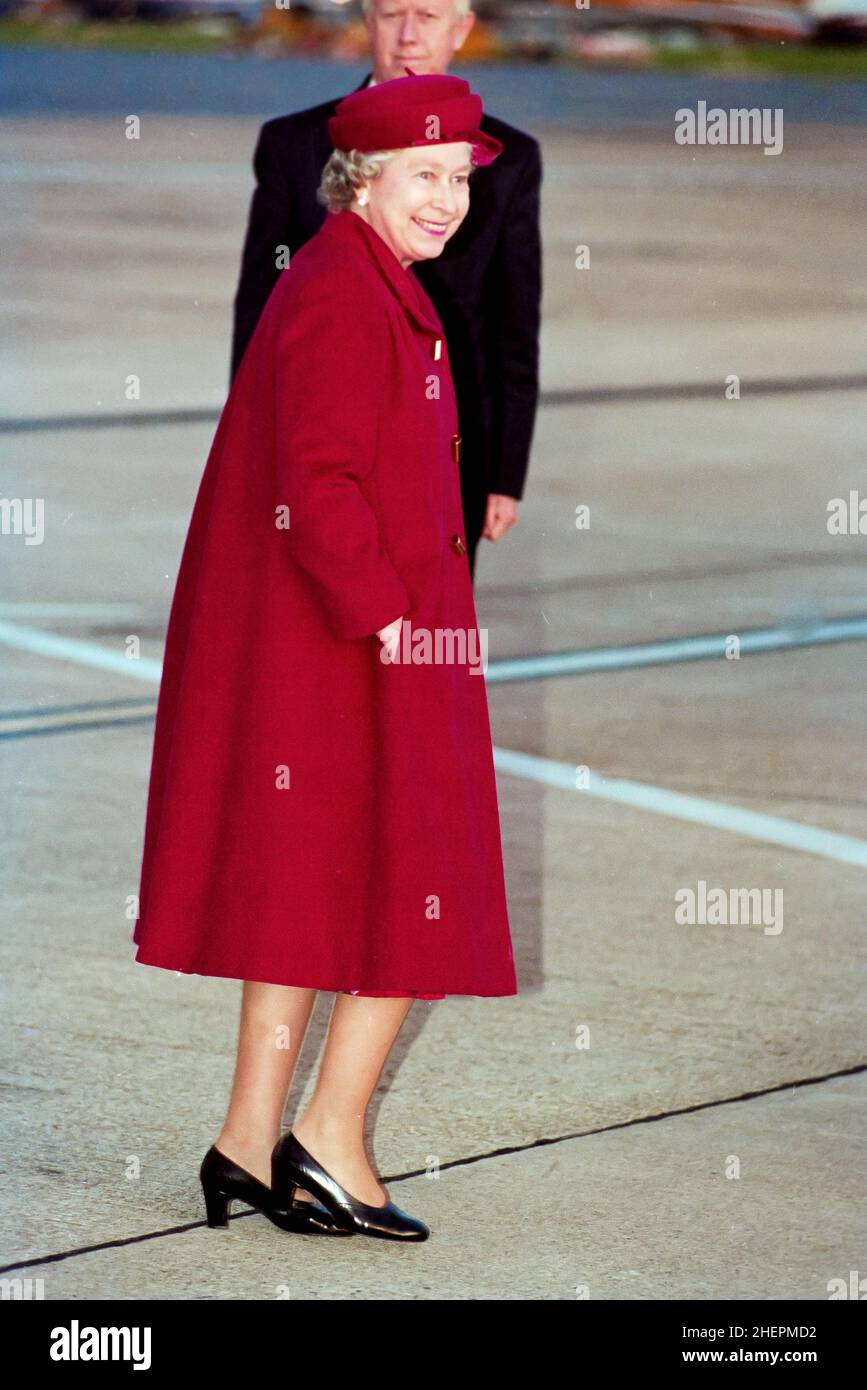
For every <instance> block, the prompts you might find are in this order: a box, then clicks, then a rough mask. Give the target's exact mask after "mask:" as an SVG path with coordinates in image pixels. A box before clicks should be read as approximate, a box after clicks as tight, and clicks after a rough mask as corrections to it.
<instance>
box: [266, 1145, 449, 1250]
mask: <svg viewBox="0 0 867 1390" xmlns="http://www.w3.org/2000/svg"><path fill="white" fill-rule="evenodd" d="M296 1187H303V1188H304V1191H305V1192H309V1193H310V1195H311V1197H318V1199H319V1201H320V1202H321V1203H322V1205H323V1207H325V1208H326V1210H327V1211H329V1212H330V1213H331V1215H332V1216H333V1217H334V1220H335V1221H337V1222H339V1223H340V1224H341V1225H342V1226H344V1227H345V1228H346V1230H348V1231H350V1232H352V1231H357V1232H358V1233H359V1234H361V1235H365V1236H380V1237H381V1238H382V1239H383V1240H427V1238H428V1236H429V1235H430V1231H429V1230H428V1228H427V1226H426V1225H425V1224H424V1222H423V1221H417V1220H416V1218H415V1217H414V1216H407V1214H406V1212H405V1211H401V1209H400V1207H396V1206H395V1205H394V1202H386V1203H385V1204H384V1205H383V1206H381V1207H370V1206H368V1205H367V1203H366V1202H359V1201H358V1200H357V1199H356V1198H355V1197H353V1196H351V1194H350V1193H349V1192H347V1191H346V1188H345V1187H341V1186H340V1183H339V1182H338V1181H337V1179H336V1178H333V1177H332V1176H331V1174H330V1173H329V1172H327V1171H326V1170H325V1169H324V1168H323V1167H322V1164H321V1163H317V1161H316V1159H315V1158H314V1157H313V1155H312V1154H311V1153H308V1152H307V1150H306V1149H305V1148H304V1145H303V1144H301V1143H300V1142H299V1141H298V1140H297V1139H296V1138H295V1135H294V1134H293V1133H292V1131H291V1130H289V1131H288V1132H287V1133H286V1134H284V1135H282V1136H281V1138H280V1139H278V1140H277V1143H276V1144H275V1145H274V1151H273V1153H272V1154H271V1190H272V1191H273V1192H274V1193H275V1194H276V1196H277V1198H278V1199H279V1200H281V1201H282V1200H284V1194H285V1193H291V1192H292V1191H293V1190H294V1188H296Z"/></svg>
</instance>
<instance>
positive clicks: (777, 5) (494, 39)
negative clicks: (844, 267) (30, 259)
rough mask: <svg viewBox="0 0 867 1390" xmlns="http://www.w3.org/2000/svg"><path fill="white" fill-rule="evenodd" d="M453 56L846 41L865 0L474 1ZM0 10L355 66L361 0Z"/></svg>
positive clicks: (649, 53)
mask: <svg viewBox="0 0 867 1390" xmlns="http://www.w3.org/2000/svg"><path fill="white" fill-rule="evenodd" d="M474 9H475V13H476V23H475V24H474V26H473V28H472V30H471V31H470V34H469V36H468V39H467V42H466V43H465V45H464V47H463V49H462V50H461V52H460V55H459V58H458V61H459V62H478V61H486V60H495V59H505V58H512V59H518V60H524V61H533V62H539V63H545V62H552V61H555V60H558V59H562V58H564V57H572V58H578V59H583V60H600V61H605V60H613V61H624V60H625V61H634V62H639V63H640V62H652V61H653V60H654V58H655V57H656V56H657V55H658V54H660V53H663V52H668V53H672V52H673V53H677V52H682V53H684V54H687V55H688V54H689V53H690V52H691V51H694V50H698V49H700V48H703V47H708V46H713V47H717V48H722V49H723V50H725V49H726V46H735V45H745V44H757V45H762V44H764V45H774V44H778V45H789V44H790V45H792V46H795V45H807V44H809V43H811V42H813V41H815V42H816V43H818V44H823V45H826V46H829V47H830V46H834V45H838V46H842V45H847V46H850V47H851V46H853V45H855V44H863V43H864V42H865V41H867V0H767V3H761V2H760V0H726V2H725V3H723V0H599V3H597V0H535V2H534V0H479V3H477V4H476V5H475V6H474ZM0 16H2V17H4V18H5V17H12V16H19V17H26V18H27V20H28V21H33V22H34V23H36V22H38V21H39V20H40V19H44V20H46V21H49V22H51V23H53V24H55V25H57V24H60V23H62V22H63V21H66V22H69V21H71V20H73V19H75V20H77V21H79V22H82V21H84V22H91V21H96V22H107V21H118V22H120V23H123V22H126V23H128V24H135V23H162V24H168V23H169V22H170V21H171V22H174V23H178V24H181V25H184V24H186V25H192V26H197V27H198V30H199V32H201V33H210V34H211V35H222V36H224V37H225V39H226V41H227V43H228V44H230V45H240V46H243V47H246V48H252V49H253V50H254V51H255V52H262V53H266V54H267V53H273V54H275V55H279V54H280V53H281V52H283V51H286V50H291V51H299V50H300V51H306V52H311V53H319V54H323V55H324V54H327V55H330V56H331V57H334V58H338V59H342V60H344V61H351V62H362V61H364V60H365V58H366V55H367V31H366V28H365V25H364V21H363V17H362V11H361V5H360V3H359V0H289V3H288V7H287V8H285V9H283V8H278V7H277V5H276V3H275V0H0Z"/></svg>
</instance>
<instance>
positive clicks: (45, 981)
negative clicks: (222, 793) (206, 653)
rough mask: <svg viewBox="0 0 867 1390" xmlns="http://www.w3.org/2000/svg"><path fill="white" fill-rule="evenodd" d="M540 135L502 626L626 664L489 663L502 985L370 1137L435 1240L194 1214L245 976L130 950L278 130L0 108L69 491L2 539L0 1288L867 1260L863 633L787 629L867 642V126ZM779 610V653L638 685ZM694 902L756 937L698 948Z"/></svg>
mask: <svg viewBox="0 0 867 1390" xmlns="http://www.w3.org/2000/svg"><path fill="white" fill-rule="evenodd" d="M503 114H508V113H506V112H504V113H503ZM537 133H538V134H539V135H540V137H541V138H542V141H543V149H544V155H545V161H546V164H545V185H544V237H545V313H544V338H543V356H542V376H543V388H544V392H545V396H544V400H543V404H542V407H541V409H540V413H539V419H538V425H537V433H536V440H535V445H534V452H533V459H532V463H531V468H530V474H529V478H528V484H527V489H526V495H525V500H524V501H523V503H522V505H521V509H520V523H519V525H518V526H517V527H516V528H515V529H514V530H513V531H512V532H511V533H510V534H509V535H508V536H507V537H505V538H504V539H503V540H502V541H501V542H499V543H498V544H497V545H491V544H490V543H488V542H484V541H483V542H482V547H481V552H480V556H479V564H478V572H477V587H476V593H477V605H478V610H479V622H480V625H481V626H483V627H486V628H487V629H488V633H489V656H490V660H491V663H492V666H493V667H495V666H496V663H497V662H498V661H500V660H502V659H505V658H508V657H516V656H526V655H538V654H542V653H546V652H567V651H575V650H578V651H584V650H589V649H595V648H601V647H615V648H618V649H620V650H621V651H622V652H623V654H624V656H625V658H626V665H625V666H624V668H623V669H620V670H601V669H594V670H591V671H589V672H587V673H586V674H582V675H574V676H568V677H559V678H549V679H522V680H517V681H508V682H503V683H497V682H496V681H493V680H492V681H491V682H490V683H489V701H490V707H491V716H492V725H493V733H494V742H495V744H496V745H497V748H498V749H502V750H509V751H511V752H517V753H521V754H524V755H527V759H526V761H525V762H524V763H522V764H520V771H517V770H516V771H513V772H509V773H501V775H500V776H499V778H498V783H499V791H500V802H501V814H502V824H503V840H504V855H505V861H506V870H507V879H508V889H509V902H510V910H511V920H512V931H513V938H514V943H515V950H516V959H517V968H518V978H519V988H520V993H519V995H518V996H517V997H516V998H514V999H502V1000H496V999H494V1000H487V999H474V998H464V997H456V996H455V997H450V998H449V999H448V1000H446V1001H445V1002H443V1003H441V1004H436V1005H426V1004H422V1003H416V1004H415V1005H414V1007H413V1008H412V1010H411V1012H410V1015H409V1018H408V1020H407V1023H406V1025H405V1027H404V1029H403V1030H402V1032H401V1034H400V1036H399V1039H398V1041H397V1044H396V1046H395V1048H394V1050H393V1052H392V1054H391V1056H390V1058H389V1060H388V1063H387V1065H386V1068H385V1070H384V1073H383V1076H382V1078H381V1082H380V1085H379V1087H378V1089H377V1094H376V1097H375V1100H374V1103H373V1105H372V1107H371V1115H370V1125H369V1130H368V1133H369V1140H370V1152H371V1154H372V1156H373V1157H374V1158H375V1161H376V1163H377V1165H378V1168H379V1171H380V1173H381V1175H382V1178H383V1181H384V1182H385V1183H386V1184H387V1185H388V1188H389V1193H390V1195H391V1197H392V1198H393V1199H394V1200H395V1201H396V1202H398V1204H399V1205H400V1206H402V1207H404V1208H405V1209H406V1210H408V1211H410V1212H412V1213H414V1214H417V1215H419V1216H420V1217H422V1218H423V1219H424V1220H425V1221H426V1222H427V1223H428V1224H429V1225H430V1227H431V1230H432V1236H431V1239H430V1240H429V1241H427V1242H426V1243H424V1244H422V1245H418V1246H415V1247H407V1248H403V1249H399V1248H398V1247H397V1246H396V1245H395V1244H394V1243H392V1242H378V1241H373V1240H366V1239H364V1238H360V1237H357V1238H355V1239H353V1240H347V1241H339V1242H337V1243H336V1245H335V1244H334V1243H329V1242H328V1241H326V1240H322V1239H318V1238H315V1237H300V1236H294V1235H287V1234H284V1233H282V1232H280V1231H279V1230H277V1229H276V1228H275V1227H274V1226H272V1225H271V1224H270V1223H268V1222H267V1221H266V1220H265V1219H264V1218H263V1217H261V1216H259V1215H257V1214H252V1213H247V1212H244V1213H243V1214H241V1211H242V1209H240V1208H238V1209H236V1210H237V1211H238V1215H237V1216H236V1218H235V1219H233V1221H232V1222H231V1224H230V1227H229V1229H228V1231H211V1230H208V1229H207V1228H206V1227H205V1226H204V1209H203V1205H202V1202H201V1193H200V1190H199V1187H198V1177H197V1174H198V1165H199V1162H200V1161H201V1157H202V1155H203V1154H204V1152H205V1150H206V1149H207V1148H208V1147H209V1145H210V1144H211V1143H212V1142H213V1139H214V1138H215V1136H216V1133H217V1132H218V1130H219V1127H220V1124H221V1121H222V1116H223V1111H224V1106H225V1102H226V1098H227V1094H228V1087H229V1084H230V1081H231V1075H232V1066H233V1058H234V1046H235V1028H236V1023H237V1008H238V993H239V986H238V985H237V983H236V982H234V981H225V980H213V979H205V978H199V977H179V976H176V975H174V974H173V973H172V972H164V971H160V970H155V969H152V968H150V967H145V966H140V965H137V964H136V963H134V961H133V952H134V948H133V946H132V943H131V940H130V938H131V932H132V923H131V922H130V921H129V920H128V918H127V917H126V916H125V912H126V908H127V900H128V897H129V895H131V894H134V893H135V892H136V890H137V886H138V869H139V862H140V851H141V837H142V834H143V824H144V807H145V795H146V790H147V774H148V767H149V758H150V749H151V739H152V732H153V730H152V710H153V703H154V701H155V697H156V690H157V681H156V676H155V674H154V672H155V671H156V670H158V662H159V659H160V655H161V649H162V641H163V637H164V633H165V623H166V619H167V615H168V604H169V602H170V599H171V594H172V590H173V587H174V579H175V575H176V570H177V563H178V559H179V555H180V548H181V545H182V543H183V539H184V536H185V534H186V527H187V523H188V520H189V514H190V509H191V506H192V501H193V498H194V496H195V491H196V488H197V486H198V482H199V478H200V476H201V470H202V468H203V466H204V462H205V458H206V456H207V452H208V448H209V445H210V441H211V438H212V436H213V432H214V428H215V424H216V414H217V413H218V411H219V409H220V407H221V406H222V403H223V400H224V398H225V391H226V386H227V376H228V360H229V328H230V306H231V298H232V295H233V293H234V289H235V282H236V275H237V268H238V260H239V255H240V244H241V239H242V235H243V230H244V224H245V218H246V210H247V201H248V197H249V192H250V187H251V181H250V168H249V161H250V156H251V152H252V147H253V142H254V138H255V134H256V122H255V120H254V119H253V118H246V117H245V118H234V117H233V118H231V119H229V118H225V119H219V118H206V117H204V116H191V117H188V118H183V119H174V118H171V117H165V116H152V117H149V118H148V119H147V120H146V121H145V122H144V125H143V131H142V139H141V140H140V141H138V142H130V141H127V140H126V139H125V138H124V135H123V129H122V125H121V124H120V123H119V122H118V121H112V120H110V119H109V118H107V117H103V116H100V117H99V118H93V119H85V118H64V119H63V120H54V121H52V120H49V119H43V118H41V117H38V118H37V117H20V118H15V119H12V120H8V121H7V122H6V125H5V129H4V132H3V135H2V144H0V178H2V179H3V181H4V202H5V205H6V221H7V227H8V232H9V234H10V235H9V251H8V254H7V256H6V257H5V258H4V261H3V262H2V264H0V288H2V294H3V299H4V303H5V305H6V310H7V320H8V321H9V322H10V324H11V332H9V333H7V335H6V341H5V343H4V346H3V348H2V362H0V365H2V368H3V370H2V371H0V393H2V399H0V433H2V434H3V435H4V438H3V457H4V464H3V483H2V489H3V495H4V496H7V497H22V498H24V497H38V498H43V499H44V501H45V536H44V541H43V542H42V543H41V544H34V545H27V544H25V541H24V537H23V536H21V535H14V534H11V535H10V534H6V535H3V536H0V545H2V551H0V554H2V557H3V560H4V562H5V563H4V564H3V580H4V582H3V592H2V600H0V648H2V659H3V685H2V696H0V741H2V748H0V754H2V756H0V769H2V774H0V775H2V781H3V803H4V805H5V807H6V815H5V829H4V836H3V840H4V854H3V858H4V865H5V870H6V872H5V878H6V891H5V895H4V896H5V905H6V913H5V917H6V927H5V931H4V934H3V939H2V953H3V957H4V959H3V966H4V969H3V977H4V979H5V981H6V987H5V999H4V1005H5V1007H4V1010H3V1014H4V1022H3V1046H4V1053H5V1056H6V1059H7V1060H6V1068H5V1070H6V1075H5V1078H4V1085H3V1088H2V1093H0V1103H2V1131H3V1134H4V1144H3V1149H4V1157H5V1166H6V1170H7V1173H9V1172H14V1174H15V1181H14V1183H13V1182H11V1181H10V1182H7V1183H5V1184H4V1185H3V1194H2V1199H0V1201H2V1205H3V1208H4V1209H5V1210H4V1216H3V1230H4V1235H3V1242H2V1255H0V1263H2V1265H3V1267H4V1270H3V1272H4V1273H5V1274H6V1276H7V1277H15V1276H16V1275H19V1276H21V1277H27V1278H32V1279H38V1280H41V1281H43V1282H42V1289H43V1292H44V1297H45V1298H46V1299H57V1300H66V1299H72V1300H84V1299H91V1298H96V1299H110V1298H121V1299H129V1300H135V1299H157V1300H186V1299H220V1298H231V1299H273V1298H281V1297H290V1298H293V1299H298V1298H300V1299H307V1298H320V1299H340V1300H343V1299H353V1298H354V1299H357V1298H371V1299H385V1300H407V1299H412V1300H436V1299H447V1300H452V1299H461V1298H470V1299H484V1300H498V1301H499V1300H519V1299H553V1300H563V1299H574V1298H576V1297H578V1298H581V1297H585V1296H586V1297H589V1298H591V1299H593V1300H619V1299H624V1300H666V1301H667V1300H672V1299H686V1300H696V1301H699V1300H700V1301H707V1300H745V1299H762V1300H769V1301H776V1300H791V1299H805V1300H816V1301H818V1300H823V1299H827V1298H828V1297H829V1285H830V1283H831V1281H834V1280H835V1279H843V1280H848V1279H849V1276H850V1271H852V1270H863V1267H864V1248H865V1245H864V1242H865V1234H867V1231H865V1217H864V1184H863V1172H864V1150H865V1141H867V1133H865V1123H864V1098H865V1097H864V1091H865V1076H864V1063H865V1025H864V1007H863V1003H864V930H863V928H864V917H865V912H864V906H865V869H867V806H865V796H864V787H865V776H867V752H865V750H867V738H865V733H867V729H865V725H867V711H865V700H864V678H865V664H867V663H865V646H864V642H863V640H860V641H857V640H847V641H830V640H829V641H820V640H818V639H816V640H810V641H809V642H808V643H807V644H806V645H803V646H799V647H797V648H794V649H793V648H790V647H788V646H787V645H786V642H785V634H786V633H787V632H788V633H791V632H792V631H795V632H797V631H802V632H803V630H804V627H805V625H806V628H807V629H810V625H813V627H815V628H816V629H817V630H821V629H822V625H827V624H830V623H832V622H833V621H834V620H836V619H839V618H847V619H851V620H856V619H859V618H864V617H865V615H867V584H865V579H864V574H865V571H864V560H865V546H867V542H865V536H864V535H863V534H860V533H858V531H857V529H856V530H855V531H854V532H850V533H847V534H843V535H831V534H829V531H828V527H827V518H828V504H829V502H830V501H831V499H833V498H837V497H840V498H848V497H849V495H850V492H851V491H852V490H856V491H857V489H859V488H861V489H862V490H863V487H864V476H865V475H864V465H863V410H864V396H865V387H867V365H865V350H864V348H865V327H864V325H865V304H867V276H865V267H864V256H863V226H864V217H865V207H864V203H865V192H864V186H863V178H861V177H860V175H859V172H858V171H859V169H863V167H864V156H865V152H867V136H865V134H864V132H863V130H861V129H859V128H857V127H848V128H845V129H844V128H842V127H835V126H833V125H831V126H828V125H825V126H822V127H819V126H810V125H800V126H796V127H794V128H790V129H789V131H788V132H787V141H786V149H785V153H784V154H783V155H782V156H780V157H777V158H768V157H763V155H762V153H761V151H760V150H756V149H752V150H751V149H735V148H704V149H702V150H698V149H696V150H689V149H684V148H683V147H678V146H676V145H675V144H674V143H673V141H672V140H671V138H670V135H666V134H664V133H662V132H660V131H658V130H657V131H653V132H648V131H641V130H638V129H635V130H627V129H617V130H615V131H612V132H611V133H609V134H605V133H599V132H596V133H594V134H593V135H592V136H590V135H582V133H581V132H580V130H575V131H573V132H568V131H565V130H563V129H562V128H553V127H552V128H550V129H541V130H539V131H538V132H537ZM578 245H586V246H588V247H589V253H590V266H589V268H588V269H582V270H579V269H577V268H576V267H575V248H576V247H577V246H578ZM130 376H135V377H137V378H138V379H139V381H140V383H141V394H140V398H139V399H136V400H132V401H130V400H128V399H127V398H126V395H125V388H126V382H127V379H128V378H129V377H130ZM732 376H734V377H737V378H738V379H739V382H740V396H739V399H726V394H725V386H726V381H727V379H729V378H731V377H732ZM650 387H659V388H660V391H659V392H658V393H657V394H656V395H653V394H651V395H650V396H648V394H647V388H650ZM183 411H199V412H200V416H199V417H198V418H194V419H193V420H191V421H190V420H187V421H186V422H185V421H184V419H183V418H181V417H179V416H178V414H177V412H183ZM69 417H73V418H69ZM91 417H96V418H91ZM109 417H117V418H116V419H113V420H112V419H110V418H109ZM579 506H586V507H588V508H589V526H588V527H587V528H586V529H577V528H576V525H575V517H576V508H577V507H579ZM865 528H867V522H865ZM799 625H800V626H799ZM759 627H766V628H769V629H774V630H779V632H780V634H781V637H780V642H779V646H778V649H776V650H772V651H769V652H767V653H766V654H761V655H741V657H740V658H739V659H737V658H735V659H725V658H724V657H712V658H707V659H703V660H695V661H692V660H687V659H686V647H684V655H683V659H671V660H668V661H666V662H664V663H662V664H658V665H654V666H642V665H641V664H640V660H641V658H640V649H641V647H642V644H645V643H648V642H651V641H657V640H662V639H667V638H672V639H683V641H684V642H685V643H686V642H688V640H689V639H691V638H693V637H695V636H696V635H701V634H722V635H723V636H725V635H729V636H732V637H737V636H738V635H741V636H743V635H744V634H746V633H748V631H749V630H750V629H753V628H759ZM810 630H812V629H810ZM34 634H35V636H34ZM130 637H135V638H138V639H139V643H140V652H141V659H140V660H139V661H138V662H136V661H130V660H128V659H126V658H125V656H124V653H125V650H126V647H127V641H128V639H129V638H130ZM55 639H57V640H55ZM59 639H65V640H66V643H67V645H66V646H65V647H64V646H62V644H61V643H60V641H59ZM52 644H53V645H52ZM148 663H151V664H150V665H148ZM630 663H631V664H630ZM514 766H516V767H517V766H518V765H517V764H515V765H514ZM581 768H583V769H586V775H585V778H584V785H582V784H581V777H580V775H578V774H577V773H576V778H575V781H576V782H577V783H578V785H575V783H574V782H573V783H572V785H565V784H564V777H563V769H566V771H567V773H568V772H570V771H571V770H576V769H581ZM557 769H559V772H558V771H557ZM558 778H559V781H558ZM627 784H628V785H627ZM635 784H638V785H640V786H641V787H643V788H646V789H650V790H649V792H648V793H647V794H646V795H645V796H644V800H643V802H642V804H635V801H634V795H635V794H634V792H633V791H631V790H630V788H631V787H633V785H635ZM672 792H674V793H680V794H681V795H682V796H683V797H684V798H689V802H688V803H687V802H683V803H678V807H679V809H678V810H677V813H676V814H675V813H673V807H674V803H673V802H672V801H671V800H670V799H669V800H666V796H667V794H668V793H672ZM630 798H633V799H630ZM721 806H722V807H732V808H735V811H736V812H737V813H738V814H737V816H736V819H735V825H736V828H733V829H723V828H719V826H718V825H716V824H714V823H712V822H711V823H708V822H707V820H706V819H703V817H704V815H705V811H703V810H702V808H707V807H710V808H711V810H712V811H713V809H714V808H719V807H721ZM769 818H774V819H775V820H777V821H785V822H786V824H787V825H788V826H790V827H793V828H794V830H792V831H786V832H785V835H784V837H783V838H784V839H785V837H786V836H789V838H790V840H792V839H793V840H794V841H795V842H796V843H788V842H787V843H781V842H780V841H779V839H774V827H773V825H772V823H771V820H770V819H769ZM795 832H797V834H796V833H795ZM701 883H705V884H706V885H708V887H709V888H713V887H717V888H721V889H723V890H724V892H725V893H726V894H727V895H729V894H737V892H738V890H744V891H747V890H759V892H760V893H763V894H764V895H765V896H764V898H763V899H760V900H761V901H762V903H763V906H767V905H774V907H775V908H776V909H777V910H776V912H775V914H774V916H773V920H772V917H771V915H765V916H763V917H761V918H754V919H753V920H747V921H729V922H721V923H720V922H717V923H715V922H712V921H711V922H702V921H698V922H696V923H693V924H685V923H681V922H679V921H678V920H676V908H677V901H678V895H679V894H682V893H683V892H684V891H685V890H694V891H696V892H700V887H699V885H700V884H701ZM729 901H730V902H731V901H732V899H731V898H729ZM757 901H759V899H757ZM329 1007H330V997H329V996H320V999H319V1001H318V1004H317V1009H316V1012H315V1014H314V1020H313V1023H312V1025H311V1030H310V1034H309V1036H308V1039H307V1045H306V1046H305V1050H304V1053H303V1056H302V1059H301V1063H300V1065H299V1071H298V1074H297V1076H296V1078H295V1082H294V1084H293V1087H292V1092H291V1095H290V1103H289V1106H288V1107H287V1111H286V1116H285V1123H286V1125H287V1126H290V1125H291V1123H292V1119H293V1117H294V1115H295V1114H296V1113H297V1111H298V1108H299V1106H300V1105H302V1104H303V1100H304V1098H305V1097H306V1095H307V1094H308V1093H309V1090H310V1088H311V1085H312V1078H313V1075H314V1072H315V1064H316V1058H317V1054H318V1051H319V1048H320V1047H321V1044H322V1041H323V1037H324V1031H325V1027H326V1025H327V1014H328V1008H329Z"/></svg>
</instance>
